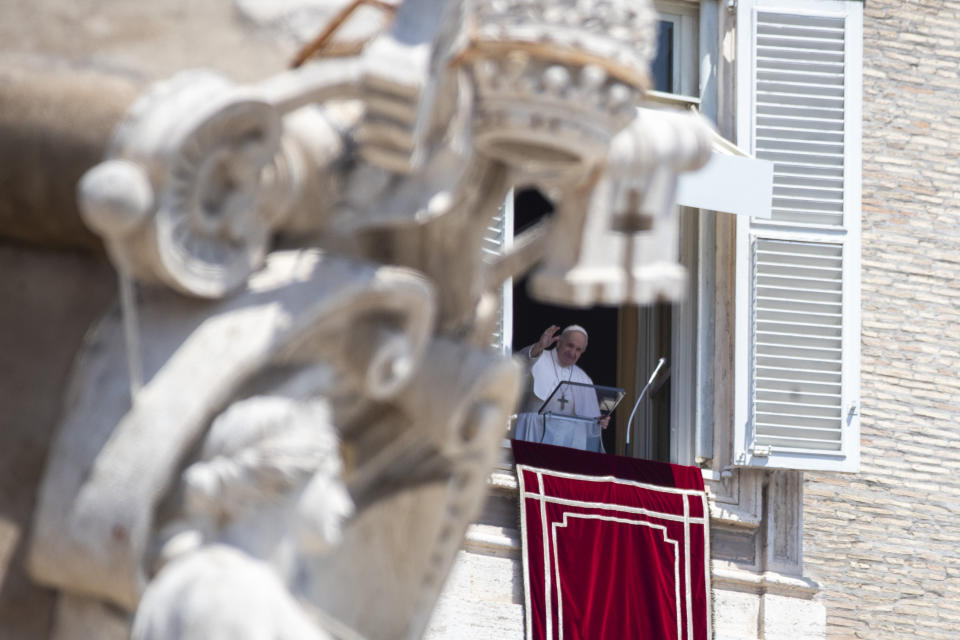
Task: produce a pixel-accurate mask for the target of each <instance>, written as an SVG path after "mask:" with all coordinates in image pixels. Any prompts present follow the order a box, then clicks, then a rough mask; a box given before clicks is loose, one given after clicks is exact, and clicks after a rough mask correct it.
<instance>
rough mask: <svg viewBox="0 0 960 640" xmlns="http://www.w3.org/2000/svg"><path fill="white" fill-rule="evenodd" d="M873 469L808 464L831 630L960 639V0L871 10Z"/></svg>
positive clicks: (868, 408)
mask: <svg viewBox="0 0 960 640" xmlns="http://www.w3.org/2000/svg"><path fill="white" fill-rule="evenodd" d="M863 89H864V90H863V94H864V116H863V269H862V287H863V304H862V332H863V338H862V359H861V366H862V381H861V398H862V401H861V412H862V437H861V455H862V465H861V472H860V473H859V474H853V475H845V474H824V475H816V474H807V477H806V483H805V502H804V509H805V515H804V527H805V531H804V545H805V548H804V555H805V562H804V571H805V574H806V575H808V576H809V577H811V578H813V579H815V580H817V581H818V582H820V584H821V585H822V587H823V592H822V594H821V596H820V597H821V598H822V599H823V602H824V604H825V605H826V608H827V637H828V638H831V639H838V640H839V639H846V638H870V639H871V640H877V639H881V638H897V639H902V638H931V639H932V638H951V639H952V638H957V637H958V635H960V631H958V629H960V500H958V498H960V474H958V473H957V468H956V467H957V462H958V461H960V448H958V447H957V444H958V443H960V423H958V418H960V375H958V364H960V231H958V230H957V228H956V226H955V221H956V219H957V214H958V211H957V207H958V204H960V180H958V179H960V162H958V157H960V149H958V148H957V146H956V145H957V143H956V142H955V140H956V139H957V137H958V136H960V2H949V1H947V2H945V1H942V0H921V1H920V2H911V3H903V2H893V1H892V0H869V2H867V4H866V6H865V10H864V88H863Z"/></svg>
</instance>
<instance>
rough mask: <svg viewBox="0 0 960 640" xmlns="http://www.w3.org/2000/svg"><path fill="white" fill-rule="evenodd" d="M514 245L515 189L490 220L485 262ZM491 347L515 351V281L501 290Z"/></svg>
mask: <svg viewBox="0 0 960 640" xmlns="http://www.w3.org/2000/svg"><path fill="white" fill-rule="evenodd" d="M512 243H513V189H511V190H510V192H509V193H508V194H507V197H506V198H505V199H504V201H503V204H502V205H501V206H500V210H499V211H497V215H495V216H494V217H493V218H492V219H491V220H490V225H489V226H488V227H487V232H486V234H485V235H484V237H483V257H484V260H488V261H492V260H493V259H495V258H496V257H497V256H499V255H500V254H501V253H503V251H505V250H506V249H507V248H508V247H510V245H511V244H512ZM490 345H491V346H492V347H493V348H495V349H497V350H498V351H500V352H501V353H511V352H512V350H513V279H512V278H509V279H507V281H506V282H504V283H503V287H501V289H500V310H499V312H498V314H497V325H496V327H494V329H493V335H491V336H490Z"/></svg>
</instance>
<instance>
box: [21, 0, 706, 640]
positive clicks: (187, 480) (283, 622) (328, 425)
mask: <svg viewBox="0 0 960 640" xmlns="http://www.w3.org/2000/svg"><path fill="white" fill-rule="evenodd" d="M364 4H367V5H373V6H375V7H377V8H379V9H380V10H381V11H382V12H383V13H384V14H385V15H392V20H391V21H389V24H388V26H387V27H386V28H385V29H384V30H383V31H382V32H380V33H378V34H375V35H374V36H372V37H371V38H369V40H368V41H364V42H359V43H353V44H351V45H350V46H346V47H344V46H341V47H339V48H334V49H329V50H326V51H325V50H324V49H323V47H324V44H325V43H329V42H331V41H332V40H331V35H332V33H333V28H335V26H336V25H337V24H340V23H341V22H342V19H343V18H345V17H346V16H347V14H349V12H350V11H351V10H352V9H354V8H356V7H359V6H360V5H364ZM653 18H654V14H653V11H652V8H651V7H650V6H648V5H646V4H643V3H636V2H633V1H631V2H627V1H626V0H598V1H597V2H593V3H583V2H579V1H575V0H551V1H549V2H542V1H533V0H470V1H468V0H407V1H406V2H403V3H402V4H399V5H397V4H395V3H392V2H384V1H377V2H373V1H370V2H360V1H358V2H353V3H351V4H350V5H349V6H348V7H347V8H346V10H345V12H344V13H343V14H342V15H340V16H338V17H337V18H336V19H335V20H333V22H332V24H333V28H332V29H331V30H330V32H329V33H324V34H321V36H320V37H319V38H318V39H317V40H316V41H315V43H314V44H313V45H311V47H310V49H309V51H307V52H306V53H305V55H304V56H301V58H302V60H300V61H301V62H302V64H301V65H300V66H298V67H296V68H294V69H292V70H290V71H287V72H284V73H280V74H278V75H277V76H275V77H272V78H268V79H266V80H265V81H263V82H262V83H259V84H256V85H252V86H236V85H233V84H232V83H230V82H229V81H228V80H226V79H225V78H223V77H221V76H218V75H216V74H213V73H211V72H206V71H187V72H183V73H181V74H179V75H177V76H176V77H174V78H172V79H170V80H168V81H166V82H163V83H161V84H159V85H157V86H155V87H153V88H152V89H151V90H150V91H148V92H147V93H146V94H145V95H144V96H142V97H141V98H140V99H139V100H138V101H137V102H136V103H135V104H134V105H133V107H131V109H130V110H129V112H128V113H127V116H126V118H125V120H124V121H123V122H122V123H121V124H120V125H119V126H118V127H117V129H116V130H115V132H114V136H113V140H112V142H111V145H110V148H109V151H108V157H107V158H106V159H105V160H104V161H103V162H102V163H101V164H99V165H98V166H96V167H93V168H92V169H91V170H90V171H89V172H88V173H87V174H86V175H85V177H84V178H83V180H82V181H81V183H80V185H79V198H80V204H81V210H82V212H83V214H84V218H85V220H86V222H87V224H88V225H89V226H90V227H91V228H92V229H94V230H95V231H96V232H97V233H99V234H100V235H101V236H102V238H103V239H104V242H105V244H106V246H107V248H108V251H109V254H110V257H111V259H112V261H113V263H114V265H115V266H116V268H117V270H118V273H119V274H120V282H121V285H120V289H121V303H122V304H121V308H120V309H119V310H118V311H117V312H116V313H113V314H111V315H109V316H108V317H106V318H104V319H103V320H102V322H101V323H100V324H99V326H97V327H96V329H95V331H94V332H92V333H91V335H90V337H89V339H88V342H87V344H86V345H85V348H84V350H83V352H82V353H81V355H80V358H79V359H78V363H77V366H76V370H75V374H74V381H73V386H72V390H71V395H70V398H68V404H67V412H66V417H65V419H64V421H63V423H62V425H61V428H60V431H59V434H58V436H57V440H56V442H55V443H54V446H53V449H52V453H51V456H50V460H49V463H48V468H47V471H46V475H45V478H44V483H43V486H42V490H41V496H40V502H39V506H38V510H37V514H36V519H35V531H34V536H33V540H32V548H31V554H30V570H31V573H32V575H33V576H34V578H35V579H36V580H37V581H39V582H41V583H43V584H46V585H49V586H52V587H55V588H57V589H59V590H60V591H61V592H62V593H63V594H64V595H63V596H62V604H61V614H62V616H68V615H73V616H74V619H80V618H82V619H83V620H84V621H85V622H84V628H85V629H88V630H89V633H90V634H91V637H93V636H99V637H108V636H109V634H110V633H120V634H122V633H126V632H127V630H132V636H133V637H134V638H137V639H138V640H173V639H174V638H220V637H223V638H227V637H229V638H238V637H239V638H243V637H250V638H262V637H275V638H296V639H298V640H300V639H307V638H327V637H338V638H362V637H367V638H406V637H411V638H413V637H419V636H420V634H421V633H422V631H423V629H424V627H425V625H426V623H427V620H428V617H429V614H430V611H431V608H432V606H433V603H434V602H435V600H436V598H437V596H438V594H439V592H440V589H441V588H442V585H443V580H444V578H445V576H446V574H447V571H448V569H449V567H450V565H451V563H452V561H453V558H454V555H455V553H456V551H457V549H458V546H459V544H460V541H461V539H462V536H463V533H464V531H465V529H466V527H467V526H468V524H469V523H470V521H471V520H472V518H474V517H475V514H476V513H477V510H478V509H479V507H480V505H481V503H482V501H483V498H484V495H485V487H486V478H487V476H488V474H489V472H490V469H491V467H492V465H493V464H494V462H495V461H496V459H497V457H498V452H499V449H500V445H501V442H502V438H503V437H504V436H505V426H506V424H507V420H508V417H509V415H510V414H511V413H512V412H513V409H514V404H515V402H516V400H517V397H518V394H519V392H520V389H519V385H520V377H519V373H518V369H517V367H516V366H515V365H514V363H513V362H512V361H511V360H510V359H509V358H508V357H505V356H502V355H500V354H498V353H495V352H493V351H491V350H490V349H489V348H488V347H487V342H488V336H489V335H490V332H491V329H492V327H493V323H494V321H495V319H496V308H497V302H496V295H497V294H496V292H497V291H498V289H499V287H500V286H501V285H502V282H503V281H504V279H505V278H507V277H511V276H515V275H518V274H520V273H522V272H524V271H526V270H528V269H529V268H530V267H531V266H532V265H535V264H536V263H538V262H541V263H542V264H541V266H540V267H539V270H538V271H537V272H535V275H534V279H533V287H534V292H535V293H536V294H538V295H539V296H541V297H543V298H545V299H549V300H552V301H556V302H561V303H565V304H574V305H592V304H596V303H605V304H622V303H648V302H651V301H653V300H656V299H669V300H674V299H677V298H678V297H679V296H680V295H681V294H682V289H683V281H684V275H683V271H682V268H681V267H680V266H679V265H677V264H676V250H675V245H676V242H675V241H674V239H675V236H676V221H675V218H674V211H673V209H674V202H673V189H674V188H675V178H676V174H677V173H678V172H680V171H684V170H689V169H693V168H696V167H698V166H700V165H702V164H703V163H704V162H705V161H706V159H707V154H708V153H709V135H708V133H709V132H708V129H707V125H705V124H704V123H702V121H700V120H699V119H698V118H697V117H696V116H695V115H692V114H675V113H667V112H662V111H657V110H653V109H647V108H644V109H639V107H640V106H641V105H642V103H643V94H644V89H645V88H646V86H647V73H648V72H647V66H648V62H649V59H650V56H651V51H652V46H653V37H654V35H653ZM331 51H334V52H335V53H336V55H335V56H334V55H331V53H330V52H331ZM314 54H319V57H317V56H316V55H314ZM514 185H535V186H537V187H538V188H540V189H541V190H542V191H543V192H545V193H547V194H548V195H550V196H551V197H553V198H554V200H555V202H557V203H558V213H557V215H556V216H555V221H554V222H553V224H552V225H550V226H545V225H541V226H539V227H537V228H535V229H533V230H531V231H529V232H526V233H525V234H522V235H521V236H519V237H518V238H517V240H516V242H515V244H514V245H513V248H512V249H511V250H509V251H506V252H504V253H503V254H502V255H500V256H499V257H498V258H497V259H496V260H494V261H492V262H485V261H484V260H483V258H482V255H483V254H482V251H481V243H482V241H483V235H484V231H485V229H486V227H487V225H488V223H489V220H490V218H491V217H492V216H493V215H494V214H495V213H496V211H497V209H498V207H499V206H500V204H501V203H502V201H503V200H504V197H505V195H506V194H507V193H508V191H509V189H510V188H511V187H512V186H514ZM672 247H673V248H672ZM105 605H106V606H105ZM71 612H73V613H71ZM66 626H68V625H64V624H61V625H60V626H59V627H58V630H55V632H54V635H55V636H57V637H64V638H65V637H68V635H69V636H70V637H74V638H75V637H78V635H77V634H78V631H77V628H74V629H72V630H70V631H67V630H65V628H66Z"/></svg>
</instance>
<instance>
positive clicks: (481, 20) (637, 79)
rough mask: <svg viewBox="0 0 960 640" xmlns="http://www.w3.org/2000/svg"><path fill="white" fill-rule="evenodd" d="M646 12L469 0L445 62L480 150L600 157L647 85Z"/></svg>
mask: <svg viewBox="0 0 960 640" xmlns="http://www.w3.org/2000/svg"><path fill="white" fill-rule="evenodd" d="M654 17H655V16H654V12H653V10H652V9H651V8H650V7H648V6H647V5H646V4H645V3H636V2H631V1H629V0H593V1H591V2H585V1H584V0H549V1H547V2H544V1H543V0H476V1H475V2H473V3H472V5H471V9H470V15H469V17H468V21H467V29H468V32H467V34H466V35H467V38H466V43H465V45H464V48H463V49H462V50H461V51H460V53H459V54H458V55H456V56H455V57H454V59H453V64H454V65H462V67H463V68H464V69H465V70H466V71H467V73H468V74H469V75H470V76H471V77H472V79H473V84H474V90H475V98H474V114H473V128H472V134H473V138H474V143H475V145H476V147H477V148H478V149H479V150H480V151H481V152H483V153H485V154H487V155H490V156H493V157H497V158H499V159H502V160H504V161H506V162H508V163H510V164H514V165H518V164H522V163H523V164H527V165H529V164H530V163H531V162H533V163H534V164H535V165H540V166H539V168H540V169H544V170H548V171H550V170H554V171H555V170H560V169H563V168H564V167H574V166H582V165H583V164H584V163H591V162H594V161H598V160H600V159H602V158H603V156H604V155H605V153H606V149H607V146H608V144H609V142H610V140H611V139H612V137H613V136H614V135H616V134H617V132H619V131H620V130H621V129H622V128H623V127H624V126H626V124H627V123H628V122H630V120H632V119H633V117H634V115H635V107H636V106H637V105H638V104H639V102H640V100H641V98H642V96H643V92H644V90H645V89H646V88H647V87H648V86H649V80H648V78H649V71H648V65H649V61H650V59H651V57H652V54H653V46H654V40H655V34H654V29H653V26H654Z"/></svg>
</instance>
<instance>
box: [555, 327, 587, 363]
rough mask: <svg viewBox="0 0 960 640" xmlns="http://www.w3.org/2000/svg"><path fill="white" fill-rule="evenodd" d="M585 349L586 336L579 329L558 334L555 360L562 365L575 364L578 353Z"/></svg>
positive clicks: (578, 356) (578, 357)
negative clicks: (558, 340)
mask: <svg viewBox="0 0 960 640" xmlns="http://www.w3.org/2000/svg"><path fill="white" fill-rule="evenodd" d="M586 349H587V336H585V335H583V334H582V333H580V332H579V331H570V332H568V333H565V334H563V335H562V336H560V342H559V343H558V344H557V362H559V363H560V366H562V367H569V366H570V365H573V364H576V363H577V360H579V359H580V355H581V354H582V353H583V352H584V351H586Z"/></svg>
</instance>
